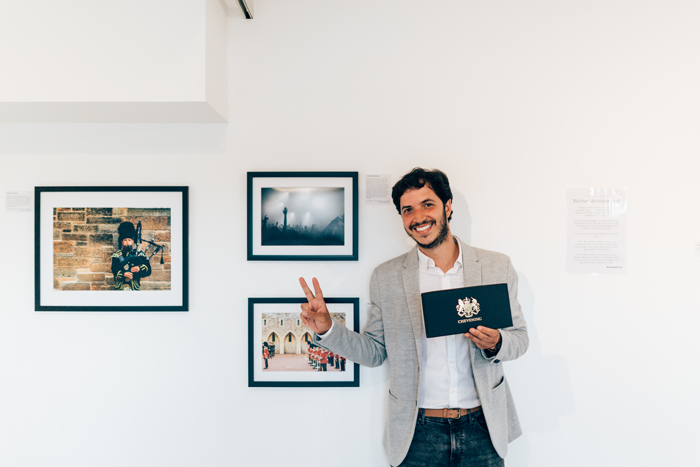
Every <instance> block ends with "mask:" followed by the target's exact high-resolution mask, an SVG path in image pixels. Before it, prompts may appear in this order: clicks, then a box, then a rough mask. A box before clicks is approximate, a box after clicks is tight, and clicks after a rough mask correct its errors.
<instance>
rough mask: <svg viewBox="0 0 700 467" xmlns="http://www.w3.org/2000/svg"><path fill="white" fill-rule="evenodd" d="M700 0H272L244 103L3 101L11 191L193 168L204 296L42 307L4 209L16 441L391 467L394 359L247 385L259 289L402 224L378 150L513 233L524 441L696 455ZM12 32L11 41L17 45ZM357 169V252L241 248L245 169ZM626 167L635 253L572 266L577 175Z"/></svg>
mask: <svg viewBox="0 0 700 467" xmlns="http://www.w3.org/2000/svg"><path fill="white" fill-rule="evenodd" d="M698 20H700V5H698V4H697V2H692V1H690V0H685V1H676V2H672V3H668V2H658V1H645V2H639V1H636V2H633V1H622V0H613V1H606V2H603V1H589V2H555V1H540V2H515V1H500V2H493V1H471V2H464V1H447V0H445V1H442V0H441V1H437V2H431V3H426V2H418V1H413V0H408V1H407V0H402V1H398V0H391V1H390V0H387V1H373V2H370V1H368V0H354V1H352V2H351V1H339V2H325V1H321V0H293V1H290V0H258V1H257V2H256V4H255V18H254V19H253V20H245V19H243V17H242V15H240V14H237V13H235V12H232V13H231V14H230V17H229V25H228V26H229V33H228V51H229V78H228V79H229V83H228V84H229V99H230V101H229V117H230V118H229V123H228V124H1V125H0V157H1V161H2V166H1V168H0V193H2V195H3V196H4V194H5V192H8V191H30V190H33V187H34V186H51V185H57V186H72V185H78V186H85V185H95V186H100V185H126V186H138V185H175V186H178V185H186V186H189V187H190V226H189V227H190V241H189V246H190V250H189V251H190V293H189V297H190V311H189V312H186V313H174V312H172V313H170V312H164V313H98V312H92V313H79V312H42V313H38V312H35V311H34V267H33V262H34V237H33V233H34V230H33V229H34V218H33V214H32V213H17V212H7V211H6V210H5V209H4V208H3V209H2V210H0V226H2V228H0V245H2V265H3V267H2V268H0V297H1V298H0V304H1V306H0V465H3V466H4V465H7V466H61V467H62V466H71V467H77V466H91V467H92V466H96V465H99V466H124V465H129V466H134V467H141V466H144V467H145V466H154V465H162V466H166V465H167V466H193V465H198V466H230V465H287V466H305V465H334V466H355V465H368V466H382V465H387V459H386V456H385V454H384V450H383V447H382V436H383V430H384V423H385V412H386V398H387V389H388V386H387V379H388V376H387V371H388V370H387V367H386V365H384V366H383V367H379V368H375V369H369V368H362V369H361V387H360V388H289V389H285V388H248V387H247V329H248V323H247V299H248V297H301V296H302V294H301V290H300V289H299V286H298V282H297V278H298V277H300V276H304V277H306V278H307V279H310V278H311V277H317V278H318V279H319V280H320V282H321V285H322V286H323V290H324V293H325V295H327V296H334V297H359V298H360V303H361V313H360V314H361V323H362V324H364V322H365V320H366V304H367V302H368V300H369V297H368V280H369V277H370V274H371V272H372V269H373V268H374V267H375V266H376V265H377V264H379V263H381V262H383V261H385V260H388V259H390V258H393V257H395V256H397V255H399V254H402V253H403V252H405V251H406V250H408V249H409V248H410V247H411V241H410V239H408V237H407V236H406V235H405V234H404V233H403V232H402V228H401V223H400V220H399V216H398V215H397V214H396V211H395V210H394V208H393V207H392V206H387V205H384V206H375V205H366V204H365V199H364V194H363V189H364V188H365V186H366V184H365V177H366V176H367V175H376V174H388V175H390V177H391V179H392V182H393V181H396V180H397V179H398V178H399V177H400V176H401V175H402V174H403V173H405V172H406V171H408V170H410V169H411V168H412V167H414V166H427V167H437V168H440V169H442V170H443V171H445V172H446V173H447V174H448V175H449V176H450V179H451V182H452V187H453V192H454V197H455V198H454V204H453V207H454V211H455V214H454V218H453V221H452V224H451V225H452V230H453V232H455V234H457V235H458V236H459V237H460V238H462V239H463V240H465V241H467V242H468V243H470V244H472V245H474V246H478V247H481V248H486V249H492V250H497V251H501V252H504V253H507V254H508V255H509V256H510V257H511V258H512V261H513V264H514V266H515V268H516V270H517V272H518V276H519V279H520V289H519V297H520V302H521V304H522V306H523V310H524V313H525V318H526V320H527V322H528V325H529V332H530V348H529V350H528V352H527V353H526V354H525V355H524V356H523V357H522V358H521V359H519V360H517V361H515V362H508V363H506V364H505V368H506V374H507V377H508V381H509V383H510V386H511V389H512V391H513V393H514V398H515V403H516V406H517V408H518V412H519V414H520V418H521V423H522V426H523V430H524V434H523V436H522V437H521V438H519V439H518V440H516V441H515V442H513V443H512V444H511V445H510V451H509V455H508V465H509V466H510V467H525V466H529V467H559V466H562V465H566V466H576V467H578V466H586V467H588V466H590V465H599V466H614V465H634V466H657V465H662V464H663V465H691V464H692V463H693V462H694V459H696V458H697V454H696V450H695V449H694V447H693V444H692V442H693V441H694V436H693V435H694V434H695V433H696V432H697V429H696V428H695V423H694V421H693V419H692V414H695V413H697V412H698V409H700V403H698V399H697V397H696V395H697V393H698V392H699V391H700V383H699V381H698V380H699V378H698V376H697V371H696V369H695V368H696V367H697V362H696V360H695V359H696V358H697V356H698V355H699V354H700V344H698V339H696V338H695V336H694V332H693V331H694V329H696V328H697V327H698V325H700V318H698V316H700V314H699V313H698V311H700V310H699V309H698V308H699V307H698V301H697V300H698V292H697V291H698V279H700V257H698V256H697V254H696V249H695V245H696V243H698V242H700V215H699V214H698V210H697V209H696V207H695V205H696V200H698V199H700V188H699V187H698V184H697V183H696V178H697V173H698V171H699V169H700V163H698V153H699V151H700V137H699V136H698V135H699V133H698V131H697V128H698V125H699V124H700V116H699V114H698V111H697V109H698V108H700V91H699V90H698V86H697V83H698V82H700V62H699V61H698V60H697V56H698V47H699V46H698V44H700V30H698V28H697V26H696V25H697V24H698ZM23 46H24V45H23V44H17V47H18V48H19V49H20V50H21V48H22V47H23ZM279 170H299V171H314V170H323V171H332V170H349V171H358V172H359V175H360V202H359V241H360V251H359V255H360V259H359V261H357V262H247V261H246V206H245V199H246V172H248V171H279ZM586 187H613V188H626V190H627V196H628V226H627V232H628V233H627V238H626V244H627V256H628V263H627V274H624V275H605V274H601V275H571V274H567V273H566V218H567V212H566V190H567V189H568V188H586Z"/></svg>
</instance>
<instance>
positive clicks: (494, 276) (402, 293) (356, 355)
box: [316, 242, 528, 466]
mask: <svg viewBox="0 0 700 467" xmlns="http://www.w3.org/2000/svg"><path fill="white" fill-rule="evenodd" d="M416 250H417V247H416V248H414V249H412V250H411V251H409V252H408V253H406V254H404V255H401V256H399V257H397V258H394V259H392V260H390V261H387V262H386V263H383V264H381V265H379V266H378V267H377V268H376V269H375V270H374V272H373V273H372V278H371V281H370V300H371V302H372V303H371V308H370V311H369V318H368V321H367V325H366V326H365V329H364V331H363V332H362V334H358V333H356V332H353V331H350V330H349V329H347V328H346V327H345V326H342V325H340V324H339V323H336V325H334V326H333V331H332V332H331V333H330V334H328V335H327V336H326V337H323V338H322V339H321V341H320V342H319V344H321V345H322V346H323V347H327V348H328V349H329V350H331V351H333V352H335V353H338V354H340V355H343V356H344V357H346V358H347V359H348V360H351V361H353V362H357V363H359V364H361V365H367V366H371V367H375V366H379V365H381V364H382V362H384V359H386V358H388V359H389V361H390V362H391V374H390V377H389V411H388V419H387V425H386V432H385V438H384V445H385V447H386V450H387V453H388V455H389V462H391V465H394V466H395V465H399V464H400V463H401V462H402V461H403V459H404V458H405V457H406V453H407V452H408V448H409V446H410V445H411V440H412V439H413V431H414V428H415V425H416V420H417V417H418V407H417V403H418V402H417V401H418V390H419V378H420V373H421V368H420V355H421V353H422V345H423V344H422V333H423V317H422V307H421V299H420V287H419V283H418V252H417V251H416ZM462 260H463V263H464V285H465V287H470V286H475V285H487V284H498V283H507V284H508V292H509V295H510V306H511V310H512V314H513V327H511V328H507V329H502V330H501V335H502V336H503V342H502V345H501V349H500V351H499V352H498V354H497V355H496V356H494V357H491V358H488V357H487V356H486V354H485V353H484V352H483V351H481V350H480V349H479V348H478V347H477V346H476V345H475V344H474V343H473V342H471V341H470V342H469V358H470V359H471V365H472V371H473V373H474V381H475V383H476V390H477V392H478V394H479V400H480V401H481V406H482V409H483V411H484V417H485V418H486V424H487V425H488V428H489V433H490V435H491V441H492V443H493V446H494V448H495V449H496V452H498V454H499V455H500V456H501V457H505V455H506V452H507V451H508V443H509V442H511V441H513V440H514V439H516V438H517V437H518V436H520V434H521V433H522V430H521V429H520V423H519V422H518V415H517V413H516V411H515V405H514V403H513V398H512V396H511V393H510V389H509V387H508V381H506V379H505V376H504V374H503V365H502V364H501V362H502V361H506V360H514V359H516V358H518V357H520V356H521V355H522V354H523V353H525V350H527V346H528V336H527V326H526V324H525V319H524V318H523V313H522V310H521V309H520V304H519V303H518V275H517V273H516V272H515V269H514V268H513V266H512V265H511V262H510V258H508V256H506V255H503V254H501V253H496V252H493V251H487V250H481V249H478V248H472V247H470V246H468V245H467V244H465V243H464V242H462ZM316 339H318V336H316Z"/></svg>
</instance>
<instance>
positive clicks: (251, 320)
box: [248, 297, 360, 388]
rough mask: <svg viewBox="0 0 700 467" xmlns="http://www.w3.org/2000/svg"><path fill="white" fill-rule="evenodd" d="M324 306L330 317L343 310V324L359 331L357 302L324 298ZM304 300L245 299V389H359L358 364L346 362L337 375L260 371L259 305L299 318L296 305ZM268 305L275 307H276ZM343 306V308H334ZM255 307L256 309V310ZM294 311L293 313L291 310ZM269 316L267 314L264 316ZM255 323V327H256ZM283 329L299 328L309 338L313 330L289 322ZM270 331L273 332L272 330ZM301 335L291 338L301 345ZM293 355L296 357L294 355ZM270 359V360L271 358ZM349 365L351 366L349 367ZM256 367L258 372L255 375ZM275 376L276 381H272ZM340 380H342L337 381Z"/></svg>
mask: <svg viewBox="0 0 700 467" xmlns="http://www.w3.org/2000/svg"><path fill="white" fill-rule="evenodd" d="M324 300H325V302H326V305H327V306H328V308H329V311H330V312H331V314H334V311H337V310H344V309H347V311H348V312H347V313H344V314H345V319H346V324H350V325H351V326H349V327H351V328H352V330H353V331H355V332H359V331H360V299H359V298H346V297H324ZM306 302H307V300H306V299H305V298H297V297H295V298H249V299H248V387H251V388H254V387H288V388H289V387H294V388H298V387H314V388H318V387H354V388H356V387H359V386H360V365H358V364H357V363H354V362H350V361H349V360H348V361H347V362H346V372H345V373H346V374H344V375H342V374H341V373H340V372H333V371H328V372H317V371H271V372H269V373H267V372H266V371H265V370H263V368H262V366H261V365H262V362H263V358H262V352H261V349H262V345H263V337H262V335H263V333H264V332H267V330H266V329H265V327H264V326H263V323H262V321H263V314H264V313H265V311H263V310H262V309H261V308H260V307H259V306H260V305H262V306H264V309H265V310H267V312H269V311H270V310H280V311H279V313H280V314H281V315H286V316H289V315H291V316H290V318H291V319H294V320H296V319H298V318H299V306H300V305H301V304H302V303H306ZM269 305H278V306H277V307H274V306H269ZM334 305H345V306H342V307H341V306H334ZM256 307H258V308H256ZM293 310H296V311H293ZM266 316H269V314H266ZM349 316H352V323H348V318H349ZM256 323H257V326H256ZM285 329H290V330H291V329H295V330H297V332H300V331H299V330H300V329H302V330H304V331H305V332H308V333H310V335H311V337H313V331H311V330H310V329H309V328H306V327H305V326H303V324H301V325H300V326H299V325H296V323H292V325H291V326H288V327H287V328H285ZM273 332H274V331H273ZM286 337H287V334H284V335H283V336H282V337H281V339H280V342H284V339H285V338H286ZM301 337H302V335H295V337H294V339H295V342H296V341H298V342H300V343H301ZM296 355H300V354H299V353H297V354H296ZM272 360H274V358H273V359H272ZM350 364H352V367H350ZM256 368H257V369H258V371H257V372H256ZM276 376H277V379H276V378H275V377H276ZM341 377H342V380H339V379H340V378H341Z"/></svg>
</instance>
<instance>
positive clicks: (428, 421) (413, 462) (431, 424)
mask: <svg viewBox="0 0 700 467" xmlns="http://www.w3.org/2000/svg"><path fill="white" fill-rule="evenodd" d="M504 465H505V464H504V462H503V459H501V457H500V456H499V455H498V454H497V453H496V450H495V449H494V448H493V444H491V437H490V436H489V430H488V428H487V427H486V420H485V419H484V412H483V411H482V410H479V411H478V412H476V413H474V414H471V413H470V414H468V415H463V416H462V417H460V418H435V417H426V416H424V415H423V414H422V411H421V412H419V413H418V421H417V422H416V431H415V432H414V433H413V441H411V447H410V448H409V449H408V454H407V455H406V458H405V459H404V461H403V462H402V463H401V465H400V467H422V466H441V467H442V466H444V467H457V466H460V467H462V466H464V467H503V466H504Z"/></svg>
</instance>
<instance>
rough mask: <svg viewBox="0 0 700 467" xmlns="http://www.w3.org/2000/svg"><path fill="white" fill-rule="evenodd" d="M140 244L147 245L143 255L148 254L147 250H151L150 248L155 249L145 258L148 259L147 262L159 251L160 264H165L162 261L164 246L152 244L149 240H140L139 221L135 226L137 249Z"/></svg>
mask: <svg viewBox="0 0 700 467" xmlns="http://www.w3.org/2000/svg"><path fill="white" fill-rule="evenodd" d="M142 242H146V243H148V246H147V247H146V251H144V252H143V254H144V255H145V254H146V253H148V250H150V249H151V246H154V247H156V248H155V250H154V251H153V253H151V255H150V256H147V257H146V258H147V259H148V261H150V260H151V258H153V256H155V255H156V254H158V252H159V251H160V264H164V263H165V261H163V253H164V252H165V245H158V244H157V243H155V242H152V241H150V240H143V239H142V238H141V221H139V223H138V224H137V225H136V245H137V248H138V246H139V245H140V244H141V243H142Z"/></svg>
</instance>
